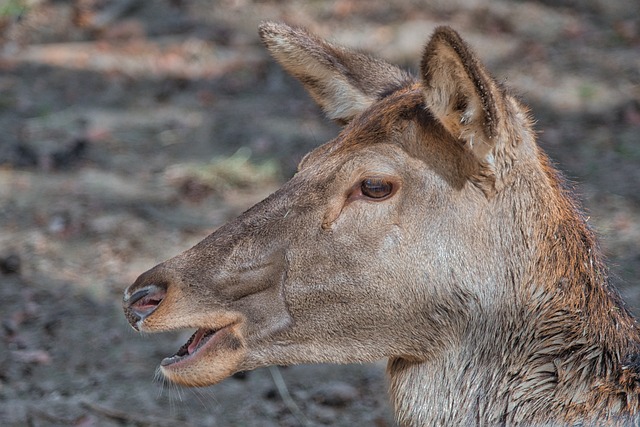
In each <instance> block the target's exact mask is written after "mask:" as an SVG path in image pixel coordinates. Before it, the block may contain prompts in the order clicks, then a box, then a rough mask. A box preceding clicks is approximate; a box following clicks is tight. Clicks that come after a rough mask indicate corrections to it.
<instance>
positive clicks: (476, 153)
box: [123, 22, 640, 426]
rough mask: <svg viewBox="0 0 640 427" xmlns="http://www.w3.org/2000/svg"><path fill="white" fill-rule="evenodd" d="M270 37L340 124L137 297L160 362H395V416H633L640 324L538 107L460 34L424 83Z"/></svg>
mask: <svg viewBox="0 0 640 427" xmlns="http://www.w3.org/2000/svg"><path fill="white" fill-rule="evenodd" d="M259 34H260V38H261V40H262V42H263V44H264V45H265V46H266V48H267V49H268V50H269V51H270V53H271V55H272V56H273V57H274V58H275V60H276V61H277V62H278V63H279V64H280V65H281V66H282V67H283V68H284V69H285V70H286V71H287V72H288V73H289V74H291V75H292V76H293V77H295V78H297V79H298V80H299V81H300V82H301V84H302V85H303V86H304V87H305V89H306V90H307V91H308V92H309V94H310V95H311V97H312V98H313V99H314V100H315V102H317V103H318V104H319V106H320V107H321V108H322V110H323V111H324V112H325V114H326V116H327V117H328V118H330V119H332V120H334V121H336V122H337V123H339V124H340V125H341V126H342V128H341V130H340V132H339V134H338V136H337V137H336V138H335V139H333V140H331V141H329V142H327V143H325V144H323V145H321V146H319V147H317V148H315V149H314V150H313V151H311V152H310V153H308V154H307V155H306V156H304V157H303V158H302V160H301V161H300V163H299V166H298V169H297V171H296V173H295V174H294V175H293V177H292V178H291V179H290V180H289V181H288V182H286V183H285V184H283V185H282V187H281V188H280V189H278V190H277V191H275V192H274V193H273V194H271V195H270V196H269V197H267V198H266V199H264V200H263V201H261V202H259V203H258V204H256V205H255V206H253V207H251V208H249V209H248V210H247V211H246V212H244V213H242V214H241V215H239V216H238V217H237V218H236V219H234V220H232V221H230V222H228V223H227V224H225V225H223V226H221V227H220V228H218V229H217V230H215V231H214V232H213V233H212V234H210V235H209V236H208V237H206V238H204V240H202V241H201V242H200V243H197V244H196V245H195V246H193V247H192V248H190V249H188V250H186V251H184V252H182V253H181V254H179V255H177V256H175V257H173V258H171V259H169V260H167V261H165V262H162V263H161V264H159V265H157V266H155V267H153V268H152V269H150V270H148V271H147V272H145V273H143V274H142V275H140V276H139V277H138V278H137V280H136V281H135V282H134V283H133V284H132V285H131V286H130V287H129V288H128V289H126V291H125V292H124V298H123V307H124V312H125V315H126V318H127V319H128V322H129V323H130V324H131V326H133V328H134V329H136V330H138V331H143V332H164V331H172V330H182V329H191V330H193V329H195V332H194V333H193V335H192V336H191V338H190V339H189V340H188V341H187V342H186V343H185V344H184V345H183V346H182V347H181V348H180V349H178V350H177V352H176V353H175V354H174V355H173V356H170V357H167V358H165V359H164V360H162V361H161V362H160V371H161V372H162V374H163V376H164V377H165V378H166V379H168V380H169V381H171V382H174V383H176V384H180V385H184V386H192V387H199V386H208V385H213V384H216V383H218V382H220V381H222V380H223V379H225V378H227V377H229V376H231V375H233V374H234V373H236V372H239V371H248V370H253V369H256V368H259V367H265V366H269V365H293V364H303V363H336V364H346V363H366V362H373V361H378V360H381V359H382V360H384V359H386V360H387V376H388V387H389V395H390V400H391V403H392V406H393V409H394V413H395V416H396V419H397V422H398V423H399V425H402V426H431V425H434V426H435V425H439V426H453V425H487V426H488V425H502V426H516V425H536V426H540V425H554V426H555V425H566V426H568V425H572V426H575V425H581V426H587V425H598V426H601V425H612V426H613V425H629V424H633V425H638V424H639V423H640V415H639V413H638V409H639V407H640V401H639V394H638V393H639V391H640V333H639V329H638V325H637V323H636V319H635V318H634V317H633V315H632V314H631V313H630V311H629V310H628V309H627V308H626V306H625V304H624V302H623V300H622V298H621V297H620V295H619V293H618V291H617V290H616V289H615V288H614V287H613V285H611V284H610V282H609V279H608V276H607V275H608V273H607V269H606V266H605V264H604V262H603V256H602V255H601V251H600V249H599V248H598V245H597V242H596V238H595V237H594V236H595V235H594V232H593V231H591V229H590V227H589V226H588V225H587V221H586V218H585V215H584V213H583V212H582V210H581V208H580V207H579V205H578V202H576V201H575V197H574V195H573V191H572V189H571V186H570V185H568V184H567V183H566V181H565V179H564V178H563V176H562V175H561V174H560V172H559V171H558V170H557V169H556V168H555V167H554V166H552V164H551V161H550V160H549V158H548V157H547V155H546V154H545V153H544V152H543V151H542V149H541V148H540V147H539V146H538V144H537V142H536V131H535V130H534V126H533V119H532V117H531V113H530V111H529V109H528V107H526V106H524V104H523V103H522V102H521V101H520V100H519V99H518V98H517V97H516V96H515V95H512V94H511V93H510V92H509V91H508V90H507V89H505V88H504V87H503V86H502V85H501V84H499V83H498V82H497V80H495V79H494V78H493V77H492V76H491V75H490V73H489V71H488V70H487V69H486V67H485V66H484V65H483V64H482V63H481V62H480V61H479V60H478V58H477V56H476V54H475V53H474V52H473V50H472V49H471V48H470V46H469V45H468V44H467V43H466V42H465V41H463V39H462V38H461V37H460V35H459V34H458V33H457V32H456V31H455V30H453V29H451V28H450V27H446V26H445V27H438V28H437V29H435V31H434V32H433V34H432V36H431V38H430V39H429V40H428V42H427V44H426V47H425V48H424V51H423V55H422V58H421V62H420V67H419V73H418V76H417V77H414V76H413V75H412V74H411V73H409V72H407V71H403V70H402V69H400V68H399V67H396V66H394V65H391V64H389V63H388V62H386V61H383V60H381V59H378V58H375V57H373V56H370V55H368V54H365V53H362V52H359V51H355V50H352V49H349V48H347V47H343V46H340V45H338V44H335V43H333V42H330V41H327V40H324V39H322V38H320V37H319V36H316V35H314V34H312V33H311V32H309V31H307V30H306V29H304V28H300V27H295V26H290V25H287V24H282V23H274V22H265V23H262V24H261V26H260V28H259Z"/></svg>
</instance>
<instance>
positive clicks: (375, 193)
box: [360, 178, 393, 199]
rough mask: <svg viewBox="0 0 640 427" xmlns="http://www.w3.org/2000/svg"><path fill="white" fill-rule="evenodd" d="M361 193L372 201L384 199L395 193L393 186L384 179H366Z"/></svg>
mask: <svg viewBox="0 0 640 427" xmlns="http://www.w3.org/2000/svg"><path fill="white" fill-rule="evenodd" d="M360 191H362V194H363V195H364V196H365V197H369V198H371V199H384V198H385V197H387V196H389V195H390V194H391V193H392V192H393V184H392V183H391V182H389V181H387V180H385V179H384V178H366V179H364V180H363V181H362V183H361V184H360Z"/></svg>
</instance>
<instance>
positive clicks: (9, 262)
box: [0, 254, 21, 274]
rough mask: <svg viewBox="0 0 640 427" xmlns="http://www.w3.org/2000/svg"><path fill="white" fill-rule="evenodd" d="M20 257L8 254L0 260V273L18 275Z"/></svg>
mask: <svg viewBox="0 0 640 427" xmlns="http://www.w3.org/2000/svg"><path fill="white" fill-rule="evenodd" d="M20 264H21V262H20V256H19V255H18V254H9V255H7V256H6V257H3V258H0V271H1V272H2V274H18V273H20Z"/></svg>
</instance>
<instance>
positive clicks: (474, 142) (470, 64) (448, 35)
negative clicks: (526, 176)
mask: <svg viewBox="0 0 640 427" xmlns="http://www.w3.org/2000/svg"><path fill="white" fill-rule="evenodd" d="M420 71H421V77H422V82H423V85H424V96H425V102H426V105H427V107H428V108H429V109H430V110H431V112H432V113H433V115H434V116H435V117H436V118H437V119H438V120H439V121H440V123H441V124H442V125H443V126H444V127H445V129H446V130H447V131H448V132H449V133H450V134H451V135H452V136H453V137H455V138H457V139H458V140H460V141H461V142H462V144H463V145H464V146H465V147H466V148H467V149H469V150H470V151H471V152H472V153H473V154H474V155H475V157H477V158H478V160H480V161H483V162H489V163H491V158H490V155H491V153H492V151H493V149H494V147H495V146H496V144H497V141H498V139H499V131H500V125H501V123H500V122H501V119H502V118H501V117H500V110H501V108H503V105H504V95H503V93H502V91H501V89H500V88H499V87H498V86H497V84H496V83H495V81H494V80H493V78H491V77H490V76H489V74H488V73H487V71H486V70H485V68H484V67H483V66H482V64H481V63H480V62H479V61H478V59H477V58H476V57H475V55H474V54H473V52H472V51H471V49H470V48H469V46H467V44H466V43H465V42H464V41H463V40H462V38H461V37H460V35H458V33H457V32H455V31H454V30H453V29H451V28H449V27H439V28H437V29H436V30H435V32H434V34H433V36H432V38H431V40H430V41H429V43H428V44H427V46H426V48H425V50H424V54H423V57H422V62H421V64H420Z"/></svg>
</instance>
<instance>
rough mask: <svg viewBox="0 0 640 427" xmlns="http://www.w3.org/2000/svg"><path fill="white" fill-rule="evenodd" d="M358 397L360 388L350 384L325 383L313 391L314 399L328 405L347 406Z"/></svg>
mask: <svg viewBox="0 0 640 427" xmlns="http://www.w3.org/2000/svg"><path fill="white" fill-rule="evenodd" d="M357 398H358V390H357V389H356V388H355V387H353V386H352V385H350V384H347V383H343V382H338V381H336V382H332V383H328V384H323V385H322V386H320V387H318V388H317V389H316V390H315V391H314V393H313V399H314V400H315V401H316V402H318V403H320V404H322V405H326V406H346V405H348V404H349V403H351V402H353V401H354V400H356V399H357Z"/></svg>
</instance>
